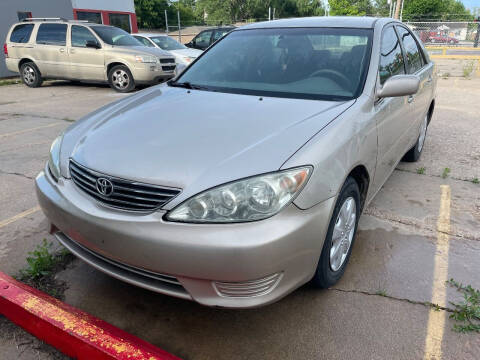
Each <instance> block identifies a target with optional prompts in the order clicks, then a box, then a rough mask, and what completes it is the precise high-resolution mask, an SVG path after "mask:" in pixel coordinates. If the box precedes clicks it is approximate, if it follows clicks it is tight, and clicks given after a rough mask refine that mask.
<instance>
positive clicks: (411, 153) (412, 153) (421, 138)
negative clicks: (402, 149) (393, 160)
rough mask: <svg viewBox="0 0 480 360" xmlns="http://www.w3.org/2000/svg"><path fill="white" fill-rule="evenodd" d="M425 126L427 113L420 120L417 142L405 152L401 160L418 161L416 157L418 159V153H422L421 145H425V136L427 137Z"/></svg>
mask: <svg viewBox="0 0 480 360" xmlns="http://www.w3.org/2000/svg"><path fill="white" fill-rule="evenodd" d="M427 127H428V114H427V115H425V118H424V119H423V121H422V125H421V126H420V134H419V135H418V139H417V142H416V143H415V145H414V146H413V147H412V148H411V149H410V150H408V152H407V153H406V154H405V156H404V157H403V159H402V160H403V161H407V162H415V161H418V159H420V155H422V150H423V145H425V138H426V137H427Z"/></svg>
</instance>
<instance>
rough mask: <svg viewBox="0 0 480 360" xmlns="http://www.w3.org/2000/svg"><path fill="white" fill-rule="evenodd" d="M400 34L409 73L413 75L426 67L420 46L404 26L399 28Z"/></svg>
mask: <svg viewBox="0 0 480 360" xmlns="http://www.w3.org/2000/svg"><path fill="white" fill-rule="evenodd" d="M397 30H398V34H399V36H400V38H401V39H402V43H403V47H404V49H405V55H406V57H407V63H408V73H409V74H413V73H415V72H416V71H418V70H419V69H421V68H422V67H423V65H424V62H423V56H422V54H421V53H420V50H419V49H418V44H417V42H416V41H415V39H414V37H413V35H412V34H411V33H410V31H408V30H407V29H405V28H404V27H402V26H397Z"/></svg>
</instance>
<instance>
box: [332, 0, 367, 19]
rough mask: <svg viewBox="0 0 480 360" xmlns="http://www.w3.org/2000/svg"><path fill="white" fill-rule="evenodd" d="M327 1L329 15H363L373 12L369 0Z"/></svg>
mask: <svg viewBox="0 0 480 360" xmlns="http://www.w3.org/2000/svg"><path fill="white" fill-rule="evenodd" d="M328 3H329V4H330V15H349V16H352V15H353V16H364V15H371V14H372V13H373V12H374V11H373V5H372V3H371V2H370V0H329V2H328Z"/></svg>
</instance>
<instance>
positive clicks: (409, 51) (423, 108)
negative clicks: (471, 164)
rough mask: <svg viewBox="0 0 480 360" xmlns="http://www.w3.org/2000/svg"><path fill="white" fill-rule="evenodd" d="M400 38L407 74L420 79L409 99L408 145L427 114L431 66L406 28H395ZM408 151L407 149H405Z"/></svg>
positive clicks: (417, 132) (398, 26)
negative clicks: (410, 103) (415, 90)
mask: <svg viewBox="0 0 480 360" xmlns="http://www.w3.org/2000/svg"><path fill="white" fill-rule="evenodd" d="M396 28H397V31H398V34H399V37H400V38H401V41H402V45H403V49H404V54H405V63H406V65H407V73H408V74H415V75H417V76H418V77H419V78H420V87H419V89H418V92H417V93H416V94H415V95H412V96H411V97H410V100H411V101H412V104H413V113H412V118H411V121H410V129H409V137H410V140H411V142H410V145H412V146H413V143H415V142H416V141H417V138H418V135H419V133H420V125H421V123H422V120H423V119H424V117H425V116H426V114H427V111H428V108H429V106H430V104H429V103H428V101H429V99H430V96H431V92H432V89H433V87H432V82H433V81H432V80H433V79H432V75H433V64H432V63H428V62H427V59H426V56H425V54H424V53H423V51H422V49H421V47H420V44H419V43H418V41H417V39H416V38H415V36H414V35H413V34H412V33H411V32H410V30H408V29H407V28H406V27H403V26H400V25H397V26H396ZM407 150H408V149H407Z"/></svg>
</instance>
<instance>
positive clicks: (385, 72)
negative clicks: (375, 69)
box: [379, 26, 405, 85]
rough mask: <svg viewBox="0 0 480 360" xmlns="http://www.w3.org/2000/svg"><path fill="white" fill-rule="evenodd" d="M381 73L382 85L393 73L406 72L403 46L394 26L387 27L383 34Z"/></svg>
mask: <svg viewBox="0 0 480 360" xmlns="http://www.w3.org/2000/svg"><path fill="white" fill-rule="evenodd" d="M379 73H380V84H381V85H383V84H384V83H385V81H387V79H388V78H390V77H391V76H393V75H400V74H405V63H404V61H403V55H402V47H401V46H400V41H398V37H397V34H396V33H395V30H394V29H393V26H390V27H388V28H386V29H385V31H384V32H383V35H382V46H381V50H380V68H379Z"/></svg>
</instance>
